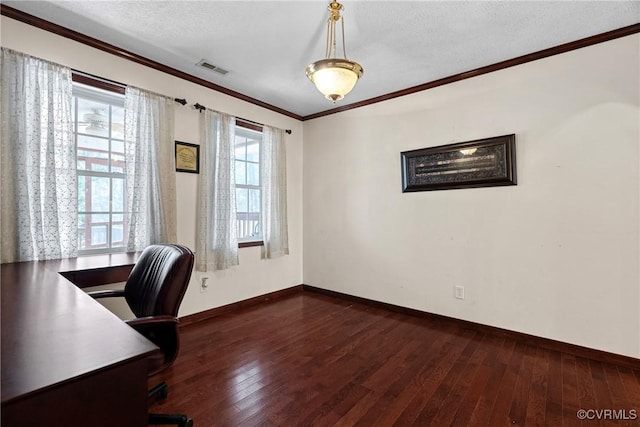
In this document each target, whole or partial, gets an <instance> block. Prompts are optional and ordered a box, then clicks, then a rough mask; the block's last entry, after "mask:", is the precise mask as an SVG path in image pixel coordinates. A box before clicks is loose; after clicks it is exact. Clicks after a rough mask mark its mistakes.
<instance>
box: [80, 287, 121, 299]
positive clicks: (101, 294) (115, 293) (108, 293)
mask: <svg viewBox="0 0 640 427" xmlns="http://www.w3.org/2000/svg"><path fill="white" fill-rule="evenodd" d="M87 295H89V296H90V297H92V298H94V299H98V298H110V297H123V296H124V289H121V290H105V291H92V292H87Z"/></svg>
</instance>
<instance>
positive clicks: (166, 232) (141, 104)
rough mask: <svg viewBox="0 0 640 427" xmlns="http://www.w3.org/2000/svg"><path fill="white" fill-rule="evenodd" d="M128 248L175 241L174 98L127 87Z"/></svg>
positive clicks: (137, 249)
mask: <svg viewBox="0 0 640 427" xmlns="http://www.w3.org/2000/svg"><path fill="white" fill-rule="evenodd" d="M124 109H125V122H124V128H125V156H126V157H125V158H126V163H125V164H126V166H125V174H126V181H127V202H126V203H127V205H126V211H127V212H128V215H129V217H128V229H127V251H140V250H142V249H144V248H145V247H147V246H149V245H150V244H153V243H160V242H175V241H176V221H177V220H176V176H175V170H176V168H175V154H174V141H173V138H174V133H173V130H174V129H173V128H174V124H173V109H174V101H173V100H172V99H170V98H167V97H165V96H162V95H157V94H154V93H150V92H147V91H144V90H141V89H138V88H134V87H127V89H126V92H125V106H124Z"/></svg>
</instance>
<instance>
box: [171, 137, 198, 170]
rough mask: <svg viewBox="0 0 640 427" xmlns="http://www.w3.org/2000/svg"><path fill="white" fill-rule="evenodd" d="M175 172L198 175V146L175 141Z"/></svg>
mask: <svg viewBox="0 0 640 427" xmlns="http://www.w3.org/2000/svg"><path fill="white" fill-rule="evenodd" d="M176 172H189V173H200V146H199V145H197V144H189V143H188V142H182V141H176Z"/></svg>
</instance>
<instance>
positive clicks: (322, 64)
mask: <svg viewBox="0 0 640 427" xmlns="http://www.w3.org/2000/svg"><path fill="white" fill-rule="evenodd" d="M306 71H307V77H309V79H310V80H311V81H312V82H313V84H314V85H315V86H316V88H317V89H318V90H319V91H320V93H322V94H323V95H324V96H325V98H327V99H328V100H330V101H333V102H336V101H338V100H340V99H342V98H344V96H345V95H346V94H348V93H349V92H351V89H353V87H354V86H355V85H356V82H357V81H358V79H359V78H360V77H361V76H362V73H363V70H362V67H361V66H360V64H358V63H357V62H353V61H349V60H346V59H336V58H330V59H322V60H320V61H316V62H314V63H313V64H309V66H307V70H306Z"/></svg>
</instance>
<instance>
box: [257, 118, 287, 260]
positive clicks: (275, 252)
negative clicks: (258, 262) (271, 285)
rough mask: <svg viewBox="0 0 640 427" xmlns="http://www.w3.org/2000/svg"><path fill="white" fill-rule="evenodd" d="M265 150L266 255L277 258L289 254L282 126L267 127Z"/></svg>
mask: <svg viewBox="0 0 640 427" xmlns="http://www.w3.org/2000/svg"><path fill="white" fill-rule="evenodd" d="M262 153H263V154H262V155H263V161H262V171H261V181H262V233H263V239H264V247H263V250H262V256H263V258H276V257H279V256H282V255H288V254H289V231H288V224H287V156H286V147H285V141H284V131H283V130H282V129H276V128H273V127H270V126H264V127H263V131H262Z"/></svg>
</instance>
